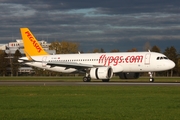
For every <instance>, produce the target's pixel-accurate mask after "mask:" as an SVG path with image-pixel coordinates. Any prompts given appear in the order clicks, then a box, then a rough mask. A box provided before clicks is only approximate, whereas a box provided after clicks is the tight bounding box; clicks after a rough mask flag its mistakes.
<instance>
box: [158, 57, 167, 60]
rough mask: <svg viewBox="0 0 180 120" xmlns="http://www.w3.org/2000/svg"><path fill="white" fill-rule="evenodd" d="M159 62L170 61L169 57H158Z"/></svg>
mask: <svg viewBox="0 0 180 120" xmlns="http://www.w3.org/2000/svg"><path fill="white" fill-rule="evenodd" d="M157 60H168V58H167V57H157Z"/></svg>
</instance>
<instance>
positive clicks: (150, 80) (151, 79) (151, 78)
mask: <svg viewBox="0 0 180 120" xmlns="http://www.w3.org/2000/svg"><path fill="white" fill-rule="evenodd" d="M148 74H149V77H150V78H149V82H154V78H153V72H149V73H148Z"/></svg>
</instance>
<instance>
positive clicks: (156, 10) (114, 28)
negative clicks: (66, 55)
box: [0, 0, 180, 48]
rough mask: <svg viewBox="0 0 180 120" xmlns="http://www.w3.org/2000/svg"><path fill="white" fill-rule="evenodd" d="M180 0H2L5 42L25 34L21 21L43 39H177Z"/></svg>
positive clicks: (0, 13)
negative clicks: (22, 30) (22, 32)
mask: <svg viewBox="0 0 180 120" xmlns="http://www.w3.org/2000/svg"><path fill="white" fill-rule="evenodd" d="M179 5H180V2H179V1H178V0H173V1H169V0H146V1H142V0H134V1H132V0H125V1H124V0H111V1H109V0H99V1H97V0H96V1H95V0H91V1H89V0H88V1H87V0H84V1H82V0H76V1H72V0H60V1H59V0H53V1H47V0H38V1H24V0H13V1H12V0H0V22H1V24H0V42H9V41H12V38H13V39H16V38H17V39H18V38H21V35H20V32H19V28H20V27H29V28H30V29H31V31H32V32H33V33H34V34H35V36H37V38H38V39H45V40H48V41H49V42H50V41H54V40H59V41H61V40H68V41H75V42H80V43H81V45H82V46H88V45H90V44H91V43H92V44H93V43H94V42H96V43H97V45H99V46H97V47H101V46H102V47H103V45H104V46H107V45H106V44H109V42H111V43H112V42H114V43H115V44H116V43H120V45H119V47H124V45H123V42H124V41H128V42H132V41H133V42H135V41H136V42H137V43H138V42H139V43H140V42H141V44H142V43H143V44H144V43H145V42H146V41H152V42H153V41H162V40H163V41H168V40H171V41H177V40H179V31H180V26H179V24H180V15H179V12H180V8H179ZM142 41H143V42H142ZM172 44H173V43H172ZM100 45H101V46H100ZM112 45H113V44H112ZM126 45H127V48H129V47H132V48H133V47H136V46H133V44H126ZM128 45H129V47H128ZM89 47H90V46H89ZM111 48H112V47H111Z"/></svg>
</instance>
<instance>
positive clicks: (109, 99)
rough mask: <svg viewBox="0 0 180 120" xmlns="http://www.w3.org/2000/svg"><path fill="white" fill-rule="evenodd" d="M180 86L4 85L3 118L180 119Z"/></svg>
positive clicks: (0, 89)
mask: <svg viewBox="0 0 180 120" xmlns="http://www.w3.org/2000/svg"><path fill="white" fill-rule="evenodd" d="M179 113H180V87H179V86H22V87H21V86H0V120H61V119H68V120H92V119H98V120H179V118H180V114H179Z"/></svg>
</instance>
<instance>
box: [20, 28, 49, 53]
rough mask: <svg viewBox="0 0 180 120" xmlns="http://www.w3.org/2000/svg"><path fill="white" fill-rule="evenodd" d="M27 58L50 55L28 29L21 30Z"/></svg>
mask: <svg viewBox="0 0 180 120" xmlns="http://www.w3.org/2000/svg"><path fill="white" fill-rule="evenodd" d="M20 31H21V36H22V39H23V44H24V52H25V53H26V56H27V54H28V56H39V55H48V53H47V52H46V51H45V50H44V49H43V48H42V46H41V45H40V44H39V42H38V41H37V40H36V38H35V37H34V35H33V34H32V33H31V31H30V30H29V29H28V28H20Z"/></svg>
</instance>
